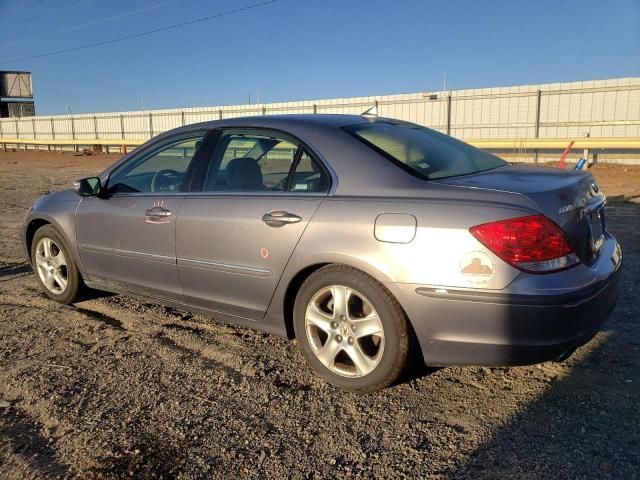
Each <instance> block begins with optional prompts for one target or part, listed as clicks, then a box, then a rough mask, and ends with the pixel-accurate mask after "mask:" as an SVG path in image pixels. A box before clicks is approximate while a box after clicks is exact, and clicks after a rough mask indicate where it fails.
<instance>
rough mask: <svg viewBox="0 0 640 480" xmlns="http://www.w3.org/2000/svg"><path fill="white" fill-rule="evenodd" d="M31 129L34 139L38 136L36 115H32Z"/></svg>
mask: <svg viewBox="0 0 640 480" xmlns="http://www.w3.org/2000/svg"><path fill="white" fill-rule="evenodd" d="M31 131H32V132H33V139H34V140H35V139H36V138H37V137H36V119H35V117H31Z"/></svg>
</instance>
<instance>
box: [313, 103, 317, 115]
mask: <svg viewBox="0 0 640 480" xmlns="http://www.w3.org/2000/svg"><path fill="white" fill-rule="evenodd" d="M313 113H314V114H316V113H318V105H316V104H315V103H314V104H313Z"/></svg>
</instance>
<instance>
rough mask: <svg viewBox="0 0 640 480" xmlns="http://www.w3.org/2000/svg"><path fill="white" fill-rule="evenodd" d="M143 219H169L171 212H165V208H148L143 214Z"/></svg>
mask: <svg viewBox="0 0 640 480" xmlns="http://www.w3.org/2000/svg"><path fill="white" fill-rule="evenodd" d="M144 215H145V217H153V218H158V217H162V218H164V217H170V216H171V210H167V209H166V208H162V207H153V208H148V209H147V211H146V212H144Z"/></svg>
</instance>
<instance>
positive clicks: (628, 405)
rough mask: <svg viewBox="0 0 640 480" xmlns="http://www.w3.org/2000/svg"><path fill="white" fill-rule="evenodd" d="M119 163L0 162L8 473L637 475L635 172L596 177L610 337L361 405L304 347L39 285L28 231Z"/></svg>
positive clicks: (461, 371)
mask: <svg viewBox="0 0 640 480" xmlns="http://www.w3.org/2000/svg"><path fill="white" fill-rule="evenodd" d="M116 158H117V156H115V155H111V156H104V155H94V156H90V157H75V156H73V155H71V154H58V153H47V152H28V153H24V152H15V153H11V152H9V153H2V152H0V212H1V215H0V231H1V232H2V236H1V237H0V477H1V478H9V479H22V478H75V477H78V478H176V477H177V478H230V477H237V478H256V477H263V478H327V477H332V478H333V477H336V478H394V477H395V478H452V477H456V478H473V479H475V478H514V477H515V478H637V477H638V475H640V453H639V452H640V416H639V415H638V412H640V324H639V322H638V319H639V318H640V307H639V306H638V304H639V302H638V289H639V288H640V200H639V199H638V194H639V190H638V189H639V188H640V169H639V168H633V167H624V166H607V165H598V166H596V167H594V168H593V169H592V171H593V173H594V175H595V176H596V179H597V180H598V182H599V184H600V187H601V188H602V189H603V190H604V191H605V192H606V193H607V195H608V196H609V206H608V208H607V220H608V222H609V229H610V230H611V231H612V232H613V233H614V234H615V235H616V236H617V237H618V238H619V240H620V241H621V243H622V245H623V247H624V252H625V270H624V272H623V276H622V282H621V287H620V301H619V303H618V306H617V307H616V309H615V311H614V313H613V315H612V317H611V319H610V320H609V322H608V323H607V324H606V326H605V328H604V330H603V331H602V332H601V333H600V334H598V336H597V337H596V338H595V339H594V341H593V342H592V343H590V344H588V345H587V346H585V347H583V348H581V349H579V350H578V352H576V354H575V355H574V356H573V357H571V358H570V359H569V360H567V361H566V362H564V363H562V364H554V363H546V364H542V365H538V366H532V367H518V368H444V369H437V370H429V369H423V370H419V371H415V372H413V373H412V374H411V375H409V376H408V377H407V379H406V380H405V381H404V382H402V383H401V384H399V385H397V386H394V387H392V388H389V389H387V390H385V391H383V392H380V393H377V394H373V395H365V396H358V395H352V394H349V393H344V392H342V391H339V390H337V389H335V388H333V387H330V386H328V385H326V384H325V383H323V382H322V381H320V380H318V379H317V378H316V377H315V376H314V375H313V373H312V372H311V371H310V370H309V368H308V367H307V366H306V365H305V362H304V360H303V358H302V355H301V354H300V353H299V351H298V347H297V345H296V343H295V342H289V341H286V340H283V339H280V338H276V337H271V336H268V335H264V334H261V333H258V332H254V331H251V330H246V329H241V328H233V327H229V326H226V325H223V324H219V323H216V322H215V320H213V319H211V318H208V317H203V316H200V315H192V314H188V313H185V312H179V311H176V310H173V309H168V308H164V307H161V306H158V305H153V304H147V303H143V302H140V301H138V300H135V299H133V298H130V297H126V296H119V295H105V296H99V295H96V296H94V297H92V298H88V299H85V300H83V301H82V302H79V303H78V304H76V305H73V306H64V305H58V304H56V303H54V302H51V301H49V300H48V299H46V297H44V296H43V295H42V294H40V293H39V292H38V290H37V289H36V288H35V279H34V277H33V274H32V273H31V269H30V267H29V266H28V264H27V263H26V262H25V260H24V258H23V252H22V247H21V244H20V237H19V226H20V224H21V222H22V219H23V217H24V215H25V213H26V211H27V209H28V208H29V205H30V204H31V202H32V201H33V199H34V198H36V197H37V196H38V195H40V194H41V193H42V192H44V191H51V190H58V189H62V188H65V187H66V186H68V185H70V184H71V182H72V181H73V180H74V179H76V178H79V177H83V176H88V175H93V174H96V173H99V172H100V171H101V170H102V169H103V168H105V167H106V166H107V165H109V164H110V163H112V162H113V161H115V160H116Z"/></svg>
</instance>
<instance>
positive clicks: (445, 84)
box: [442, 72, 447, 92]
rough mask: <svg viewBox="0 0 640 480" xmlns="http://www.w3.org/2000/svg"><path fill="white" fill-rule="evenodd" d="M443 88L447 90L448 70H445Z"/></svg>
mask: <svg viewBox="0 0 640 480" xmlns="http://www.w3.org/2000/svg"><path fill="white" fill-rule="evenodd" d="M442 90H443V91H445V92H446V91H447V72H444V81H443V84H442Z"/></svg>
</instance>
